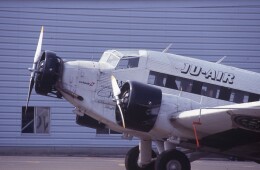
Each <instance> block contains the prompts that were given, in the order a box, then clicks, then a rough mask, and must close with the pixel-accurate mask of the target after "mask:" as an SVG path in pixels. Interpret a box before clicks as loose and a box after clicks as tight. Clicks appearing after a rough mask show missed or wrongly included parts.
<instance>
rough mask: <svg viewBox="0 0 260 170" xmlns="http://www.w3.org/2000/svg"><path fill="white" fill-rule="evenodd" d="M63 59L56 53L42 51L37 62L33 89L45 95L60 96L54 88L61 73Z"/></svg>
mask: <svg viewBox="0 0 260 170" xmlns="http://www.w3.org/2000/svg"><path fill="white" fill-rule="evenodd" d="M62 66H63V61H62V59H61V58H60V57H58V56H57V55H56V53H54V52H51V51H44V52H43V53H42V56H41V58H40V60H39V62H38V64H37V70H36V78H35V91H36V93H38V94H41V95H45V96H53V95H55V97H58V98H61V95H60V93H59V92H58V91H57V89H56V87H55V86H56V83H57V81H58V79H59V77H60V76H61V73H62Z"/></svg>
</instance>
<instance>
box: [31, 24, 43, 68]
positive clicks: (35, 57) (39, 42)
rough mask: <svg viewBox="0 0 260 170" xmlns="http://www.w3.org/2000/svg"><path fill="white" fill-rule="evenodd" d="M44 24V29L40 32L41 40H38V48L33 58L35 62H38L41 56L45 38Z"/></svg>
mask: <svg viewBox="0 0 260 170" xmlns="http://www.w3.org/2000/svg"><path fill="white" fill-rule="evenodd" d="M43 29H44V28H43V26H42V29H41V33H40V36H39V40H38V44H37V48H36V51H35V55H34V59H33V63H37V62H38V61H39V59H40V57H41V55H40V54H41V50H42V39H43Z"/></svg>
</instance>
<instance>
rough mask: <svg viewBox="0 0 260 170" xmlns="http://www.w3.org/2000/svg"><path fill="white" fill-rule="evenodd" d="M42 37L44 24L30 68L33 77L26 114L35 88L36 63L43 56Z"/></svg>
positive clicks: (31, 78)
mask: <svg viewBox="0 0 260 170" xmlns="http://www.w3.org/2000/svg"><path fill="white" fill-rule="evenodd" d="M42 39H43V26H42V29H41V33H40V36H39V40H38V44H37V47H36V51H35V54H34V59H33V66H32V68H31V69H29V70H30V71H31V77H30V84H29V91H28V95H27V101H26V107H25V114H26V113H27V109H28V104H29V101H30V97H31V93H32V89H33V86H34V78H35V70H36V64H37V62H38V61H39V60H40V57H41V50H42Z"/></svg>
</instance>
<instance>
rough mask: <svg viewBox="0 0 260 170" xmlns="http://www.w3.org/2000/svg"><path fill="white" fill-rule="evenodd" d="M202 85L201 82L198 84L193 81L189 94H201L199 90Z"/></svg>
mask: <svg viewBox="0 0 260 170" xmlns="http://www.w3.org/2000/svg"><path fill="white" fill-rule="evenodd" d="M202 85H203V83H202V82H199V81H195V80H194V81H193V84H192V90H191V92H192V93H194V94H201V90H202Z"/></svg>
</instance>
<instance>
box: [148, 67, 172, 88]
mask: <svg viewBox="0 0 260 170" xmlns="http://www.w3.org/2000/svg"><path fill="white" fill-rule="evenodd" d="M166 78H167V75H166V74H163V73H158V72H154V71H151V72H150V75H149V77H148V84H154V85H157V86H162V87H165V84H166Z"/></svg>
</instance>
